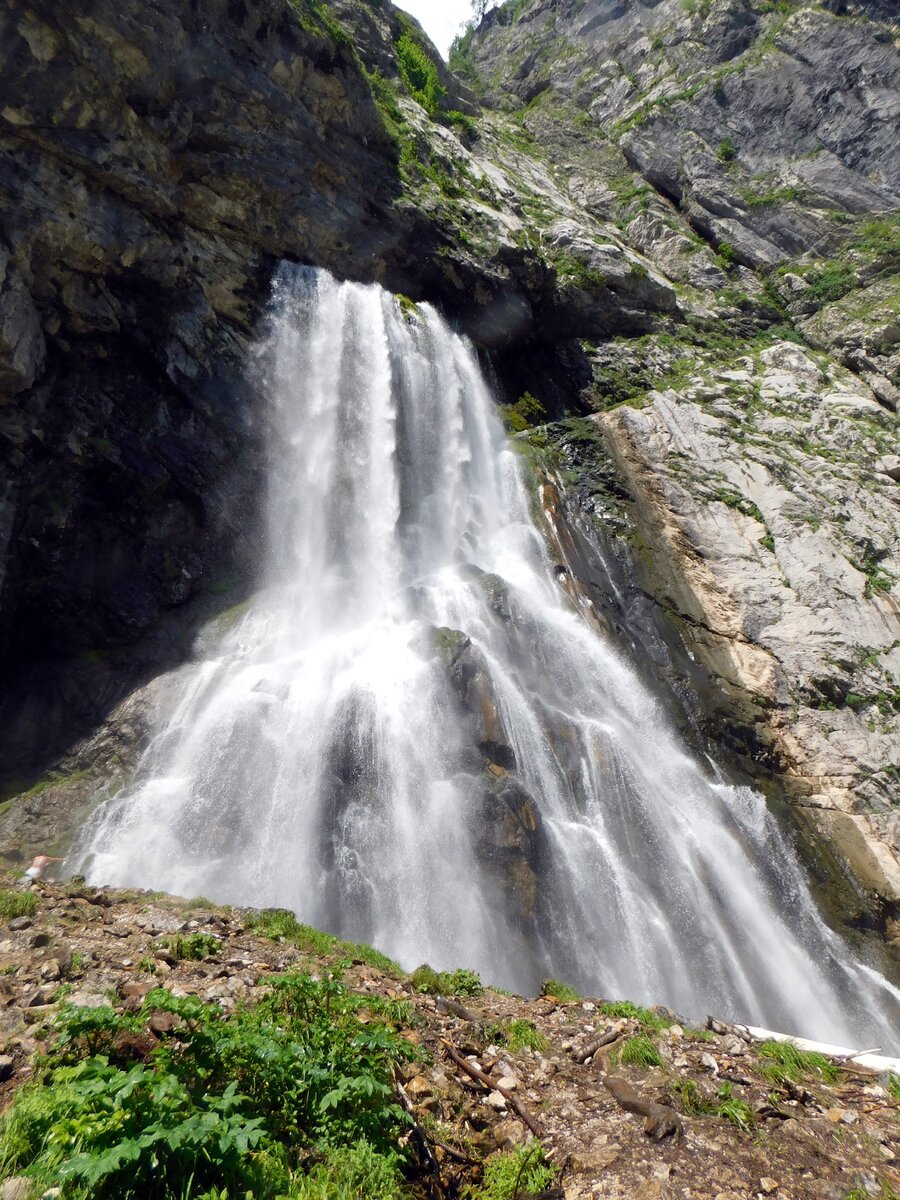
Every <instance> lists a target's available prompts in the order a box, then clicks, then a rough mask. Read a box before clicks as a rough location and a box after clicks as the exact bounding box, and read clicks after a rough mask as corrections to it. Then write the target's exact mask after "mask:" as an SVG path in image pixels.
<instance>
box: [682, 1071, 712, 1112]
mask: <svg viewBox="0 0 900 1200" xmlns="http://www.w3.org/2000/svg"><path fill="white" fill-rule="evenodd" d="M672 1091H673V1092H675V1094H676V1095H677V1096H678V1097H680V1099H681V1106H682V1108H683V1109H684V1111H685V1113H686V1114H687V1115H688V1116H689V1117H699V1116H701V1115H702V1114H703V1113H710V1112H715V1105H712V1104H710V1102H709V1101H708V1100H707V1099H706V1097H705V1096H704V1095H703V1093H702V1092H701V1090H700V1088H699V1087H698V1086H697V1083H696V1081H695V1080H693V1079H674V1080H673V1081H672Z"/></svg>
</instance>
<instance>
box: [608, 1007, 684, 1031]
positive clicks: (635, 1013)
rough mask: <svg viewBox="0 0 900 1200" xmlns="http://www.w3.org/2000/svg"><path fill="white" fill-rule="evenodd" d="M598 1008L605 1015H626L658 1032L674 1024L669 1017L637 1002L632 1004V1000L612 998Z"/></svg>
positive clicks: (646, 1027)
mask: <svg viewBox="0 0 900 1200" xmlns="http://www.w3.org/2000/svg"><path fill="white" fill-rule="evenodd" d="M598 1008H599V1011H600V1012H601V1013H602V1014H603V1016H604V1017H615V1018H619V1017H626V1018H627V1019H628V1020H629V1021H637V1022H638V1023H639V1024H640V1025H642V1026H643V1027H644V1028H645V1029H652V1030H655V1031H656V1032H658V1031H659V1030H661V1029H668V1028H669V1026H670V1025H672V1024H673V1022H672V1020H671V1019H670V1018H669V1017H663V1016H660V1014H659V1013H655V1012H651V1010H650V1009H649V1008H641V1007H640V1006H639V1005H637V1004H632V1003H631V1001H630V1000H611V1001H608V1002H607V1003H605V1004H600V1005H598Z"/></svg>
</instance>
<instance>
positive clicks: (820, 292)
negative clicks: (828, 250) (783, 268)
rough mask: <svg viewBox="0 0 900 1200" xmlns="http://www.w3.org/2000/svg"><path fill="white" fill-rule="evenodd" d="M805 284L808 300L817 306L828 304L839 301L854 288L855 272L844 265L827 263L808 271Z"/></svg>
mask: <svg viewBox="0 0 900 1200" xmlns="http://www.w3.org/2000/svg"><path fill="white" fill-rule="evenodd" d="M806 283H807V284H808V286H809V291H808V293H807V295H808V296H809V299H810V300H814V301H815V303H816V304H818V305H822V304H830V303H831V302H832V301H833V300H840V298H841V296H844V295H846V293H847V292H849V291H850V289H851V288H853V287H855V286H856V272H855V271H854V269H853V267H851V266H849V265H847V264H845V263H839V262H827V263H825V265H824V266H822V267H817V268H816V269H815V270H812V271H810V272H809V274H808V275H807V276H806Z"/></svg>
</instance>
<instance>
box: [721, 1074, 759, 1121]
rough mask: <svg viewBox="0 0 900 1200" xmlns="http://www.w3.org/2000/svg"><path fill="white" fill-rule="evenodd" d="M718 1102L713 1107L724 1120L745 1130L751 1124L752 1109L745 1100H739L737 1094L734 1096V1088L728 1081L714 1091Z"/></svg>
mask: <svg viewBox="0 0 900 1200" xmlns="http://www.w3.org/2000/svg"><path fill="white" fill-rule="evenodd" d="M716 1096H717V1097H718V1099H719V1103H718V1105H717V1106H716V1108H715V1115H716V1116H717V1117H723V1118H724V1119H725V1120H726V1121H730V1122H731V1123H732V1125H736V1126H737V1127H738V1129H743V1130H744V1131H745V1132H747V1131H748V1130H749V1129H750V1127H751V1125H752V1124H753V1120H754V1118H753V1109H752V1108H751V1107H750V1105H749V1104H748V1103H747V1101H746V1100H741V1098H740V1097H739V1096H735V1094H734V1089H733V1088H732V1086H731V1084H730V1083H723V1084H722V1085H721V1086H720V1088H719V1090H718V1091H717V1092H716Z"/></svg>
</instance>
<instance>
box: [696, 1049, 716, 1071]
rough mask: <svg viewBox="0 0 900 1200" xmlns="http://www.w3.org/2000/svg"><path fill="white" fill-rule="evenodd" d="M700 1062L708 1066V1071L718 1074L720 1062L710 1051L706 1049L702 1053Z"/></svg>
mask: <svg viewBox="0 0 900 1200" xmlns="http://www.w3.org/2000/svg"><path fill="white" fill-rule="evenodd" d="M700 1062H701V1064H702V1065H703V1066H704V1067H706V1069H707V1071H712V1073H713V1075H718V1073H719V1064H718V1063H717V1062H716V1060H715V1059H714V1058H713V1056H712V1055H711V1054H710V1053H709V1052H708V1051H706V1050H705V1051H704V1052H703V1053H702V1054H701V1055H700Z"/></svg>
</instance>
